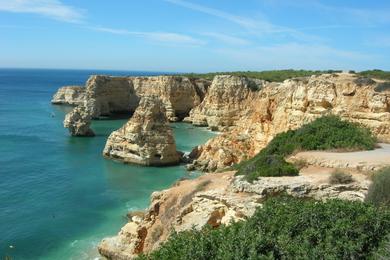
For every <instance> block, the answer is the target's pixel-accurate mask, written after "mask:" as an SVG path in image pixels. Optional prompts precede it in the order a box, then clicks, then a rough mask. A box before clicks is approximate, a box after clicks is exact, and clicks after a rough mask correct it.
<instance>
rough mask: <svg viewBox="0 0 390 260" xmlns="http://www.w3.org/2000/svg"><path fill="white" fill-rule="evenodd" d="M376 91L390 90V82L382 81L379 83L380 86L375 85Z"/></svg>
mask: <svg viewBox="0 0 390 260" xmlns="http://www.w3.org/2000/svg"><path fill="white" fill-rule="evenodd" d="M375 91H376V92H383V91H390V82H388V81H387V82H382V83H379V84H378V86H376V87H375Z"/></svg>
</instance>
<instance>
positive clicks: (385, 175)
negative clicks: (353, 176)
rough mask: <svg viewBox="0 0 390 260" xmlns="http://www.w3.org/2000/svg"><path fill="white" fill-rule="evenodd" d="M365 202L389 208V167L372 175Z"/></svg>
mask: <svg viewBox="0 0 390 260" xmlns="http://www.w3.org/2000/svg"><path fill="white" fill-rule="evenodd" d="M366 202H368V203H372V204H374V205H376V206H387V207H388V206H390V167H386V168H383V169H381V170H379V171H377V172H376V173H375V174H374V175H373V177H372V183H371V185H370V187H369V188H368V194H367V197H366Z"/></svg>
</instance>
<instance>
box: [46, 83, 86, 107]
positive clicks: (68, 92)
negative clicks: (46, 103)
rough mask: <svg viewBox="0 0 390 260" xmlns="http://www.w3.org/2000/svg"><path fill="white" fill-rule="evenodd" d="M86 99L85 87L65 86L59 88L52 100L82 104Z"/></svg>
mask: <svg viewBox="0 0 390 260" xmlns="http://www.w3.org/2000/svg"><path fill="white" fill-rule="evenodd" d="M84 100H85V88H84V87H81V86H64V87H61V88H59V89H58V90H57V92H56V93H55V94H54V96H53V99H52V100H51V103H52V104H60V105H72V106H75V105H81V104H83V103H84Z"/></svg>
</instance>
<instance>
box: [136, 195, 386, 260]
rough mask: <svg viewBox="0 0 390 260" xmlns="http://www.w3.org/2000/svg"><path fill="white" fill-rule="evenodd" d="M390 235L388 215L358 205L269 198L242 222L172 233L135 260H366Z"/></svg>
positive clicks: (379, 210) (373, 208)
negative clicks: (154, 247) (153, 248)
mask: <svg viewBox="0 0 390 260" xmlns="http://www.w3.org/2000/svg"><path fill="white" fill-rule="evenodd" d="M389 233H390V212H389V211H388V210H385V209H377V208H376V207H374V206H372V205H369V204H364V203H361V202H347V201H341V200H329V201H328V202H315V201H311V200H310V201H308V200H306V201H304V200H299V199H295V198H283V197H282V198H274V199H270V200H268V201H266V202H265V203H264V206H263V207H262V208H259V209H257V211H256V213H255V214H254V216H252V217H251V218H249V219H248V220H247V221H242V222H238V223H234V224H232V225H230V226H221V227H219V228H217V229H212V228H210V227H208V228H204V229H203V230H201V231H195V230H191V231H185V232H181V233H175V234H174V235H172V236H171V237H170V239H169V240H168V241H167V242H166V243H165V244H163V245H162V246H161V247H160V248H159V249H158V250H157V251H155V252H153V253H151V254H150V255H148V256H145V255H143V256H140V259H365V258H367V257H370V256H372V255H374V253H375V251H376V250H377V249H378V246H379V245H380V244H382V243H383V241H384V240H385V239H386V236H387V235H388V234H389Z"/></svg>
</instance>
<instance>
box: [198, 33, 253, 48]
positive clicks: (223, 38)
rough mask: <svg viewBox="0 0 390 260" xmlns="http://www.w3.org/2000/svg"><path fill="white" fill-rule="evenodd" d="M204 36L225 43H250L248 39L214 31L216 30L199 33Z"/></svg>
mask: <svg viewBox="0 0 390 260" xmlns="http://www.w3.org/2000/svg"><path fill="white" fill-rule="evenodd" d="M201 34H202V35H204V36H207V37H211V38H213V39H215V40H217V41H219V42H222V43H226V44H229V45H248V44H251V42H250V41H249V40H246V39H243V38H240V37H236V36H231V35H227V34H223V33H216V32H205V33H201Z"/></svg>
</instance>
